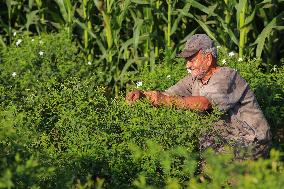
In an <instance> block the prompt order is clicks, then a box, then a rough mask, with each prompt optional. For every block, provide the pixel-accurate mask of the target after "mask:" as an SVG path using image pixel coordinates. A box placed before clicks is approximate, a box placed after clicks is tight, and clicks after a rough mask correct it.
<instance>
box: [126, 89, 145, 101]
mask: <svg viewBox="0 0 284 189" xmlns="http://www.w3.org/2000/svg"><path fill="white" fill-rule="evenodd" d="M144 97H145V94H144V93H143V91H140V90H135V91H131V92H129V93H128V94H127V95H126V102H128V103H130V104H132V103H134V102H135V101H137V100H139V99H141V98H144Z"/></svg>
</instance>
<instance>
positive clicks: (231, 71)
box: [219, 67, 237, 74]
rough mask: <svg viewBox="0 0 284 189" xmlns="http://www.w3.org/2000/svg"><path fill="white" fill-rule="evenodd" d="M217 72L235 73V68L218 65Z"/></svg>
mask: <svg viewBox="0 0 284 189" xmlns="http://www.w3.org/2000/svg"><path fill="white" fill-rule="evenodd" d="M219 72H220V73H223V74H236V73H237V70H236V69H233V68H230V67H220V71H219Z"/></svg>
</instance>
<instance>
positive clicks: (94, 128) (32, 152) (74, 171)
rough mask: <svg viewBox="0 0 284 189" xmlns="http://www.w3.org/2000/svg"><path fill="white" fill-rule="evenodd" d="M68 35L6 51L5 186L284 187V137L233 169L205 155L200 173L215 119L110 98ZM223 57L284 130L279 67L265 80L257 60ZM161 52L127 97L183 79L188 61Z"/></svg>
mask: <svg viewBox="0 0 284 189" xmlns="http://www.w3.org/2000/svg"><path fill="white" fill-rule="evenodd" d="M68 36H69V34H68V32H66V31H65V30H63V31H62V32H60V33H57V34H55V33H54V34H51V35H45V34H44V35H41V36H34V37H29V36H21V35H16V37H15V38H14V39H13V40H12V41H11V45H9V46H7V47H6V48H4V49H2V50H1V53H0V57H1V62H0V65H1V66H0V74H1V76H0V94H1V95H0V96H1V98H0V125H1V127H0V161H1V162H0V188H220V187H223V188H281V187H282V186H283V179H282V178H283V176H284V175H283V168H284V167H283V162H282V161H281V158H283V154H282V153H283V149H282V148H283V146H281V144H283V141H282V142H281V140H283V139H281V138H277V137H275V136H276V135H274V146H273V148H274V149H273V150H272V151H271V156H270V158H269V159H266V160H258V161H245V162H233V161H232V156H230V155H229V154H224V155H223V156H216V154H214V153H213V152H211V151H208V152H206V153H204V154H202V156H203V157H204V158H205V159H206V161H207V166H206V169H205V170H204V172H203V173H199V172H198V170H199V169H198V161H199V157H200V154H199V151H198V149H197V138H198V137H199V136H200V134H202V133H204V132H206V131H207V129H210V127H211V125H212V122H214V121H215V120H217V119H218V118H219V116H220V114H219V112H217V111H214V112H213V113H211V114H207V113H201V112H198V111H185V110H176V109H169V108H162V107H160V108H155V107H152V106H151V105H150V104H149V103H148V102H146V101H145V102H144V101H141V102H138V103H136V104H135V105H132V106H130V105H128V104H126V103H125V101H124V94H123V93H122V94H119V95H118V96H116V97H115V98H114V97H111V95H109V93H110V92H109V89H108V87H104V84H105V79H106V76H105V74H102V72H101V70H100V67H99V66H96V65H94V64H89V63H88V62H86V60H85V59H84V58H82V57H83V56H84V53H83V52H81V51H80V50H78V47H77V46H76V43H74V42H72V40H71V38H70V37H68ZM19 39H21V40H22V41H21V42H20V43H19ZM218 53H219V62H220V64H223V63H224V62H225V61H226V62H225V63H224V64H227V66H230V67H232V68H235V69H237V70H238V71H239V72H240V73H241V75H242V76H243V77H244V78H246V80H247V81H248V82H249V84H250V85H251V87H252V89H253V90H254V91H255V93H256V95H257V98H258V100H259V102H260V104H261V107H262V109H263V110H264V113H265V115H266V117H267V118H268V120H269V122H270V124H271V127H272V131H273V132H274V133H275V132H276V131H277V130H278V129H279V128H283V125H282V124H283V115H284V110H283V95H284V94H283V93H284V89H283V76H284V69H283V66H282V67H275V69H272V70H270V71H269V72H268V73H265V74H264V73H263V72H262V70H261V69H260V68H259V64H261V61H259V60H256V59H248V58H243V60H241V59H239V57H238V56H237V55H236V54H234V55H233V56H232V53H230V56H229V52H228V51H227V50H226V48H223V47H220V48H218ZM164 55H165V58H164V59H161V62H160V63H159V64H156V65H155V66H154V67H153V71H152V72H149V66H150V65H148V67H147V66H143V67H140V68H139V70H138V72H139V73H136V72H137V71H133V72H127V73H126V74H127V75H128V76H129V80H131V82H128V85H127V90H130V89H134V88H135V89H153V88H156V89H159V90H164V89H166V88H167V87H169V86H171V85H172V84H173V83H175V82H176V81H178V80H179V79H180V78H181V77H183V76H184V75H185V74H186V73H185V71H184V62H183V61H184V60H182V59H171V58H170V57H171V56H170V54H169V53H168V52H165V53H164ZM224 60H225V61H224ZM138 82H142V83H140V85H138V86H137V83H138ZM141 84H142V85H141ZM268 94H269V95H268ZM281 136H282V135H281ZM279 140H280V141H279ZM228 150H230V149H228Z"/></svg>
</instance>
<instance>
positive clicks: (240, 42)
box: [239, 1, 247, 57]
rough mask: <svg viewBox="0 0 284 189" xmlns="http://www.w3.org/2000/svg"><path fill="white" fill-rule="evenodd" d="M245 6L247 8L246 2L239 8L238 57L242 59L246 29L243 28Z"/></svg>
mask: <svg viewBox="0 0 284 189" xmlns="http://www.w3.org/2000/svg"><path fill="white" fill-rule="evenodd" d="M246 6H247V1H245V5H244V6H242V7H240V8H241V10H240V16H239V18H240V20H239V23H240V26H239V28H240V40H239V56H240V57H243V54H244V46H245V38H246V30H247V29H246V27H244V25H245V14H246Z"/></svg>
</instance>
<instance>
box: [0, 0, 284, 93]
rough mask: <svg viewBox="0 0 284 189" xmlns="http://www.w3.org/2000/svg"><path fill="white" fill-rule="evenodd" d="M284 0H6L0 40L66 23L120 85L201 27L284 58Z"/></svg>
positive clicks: (256, 53)
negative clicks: (129, 74)
mask: <svg viewBox="0 0 284 189" xmlns="http://www.w3.org/2000/svg"><path fill="white" fill-rule="evenodd" d="M283 10H284V0H273V1H272V0H263V1H256V0H250V1H249V0H239V1H236V0H230V1H229V0H213V1H204V0H203V1H197V0H196V1H195V0H165V1H162V0H104V1H103V0H1V1H0V46H1V47H2V48H5V47H6V46H7V45H9V44H10V43H12V41H13V37H14V36H15V35H17V34H18V33H20V34H27V35H41V33H43V32H44V33H49V32H56V31H59V30H62V29H63V28H64V29H66V28H67V30H66V31H67V32H68V34H69V35H68V36H70V37H71V38H72V39H74V41H75V42H76V43H77V44H78V45H79V46H80V49H81V51H83V52H84V53H85V55H86V60H87V61H91V62H92V63H93V64H95V65H97V66H101V67H103V71H104V73H106V76H107V81H109V82H112V84H113V86H115V87H114V90H115V91H116V92H117V91H118V90H119V88H120V87H122V86H124V85H125V83H126V82H127V80H128V78H127V72H128V71H129V70H132V71H133V70H134V71H135V70H139V68H140V67H144V68H145V67H146V68H149V70H150V71H151V70H153V69H154V66H155V64H156V62H157V61H158V60H159V59H160V58H161V57H163V56H161V54H163V53H165V54H166V55H167V57H168V58H169V60H170V59H171V58H173V57H175V55H176V53H177V52H179V51H180V50H181V49H182V48H183V45H184V43H185V41H186V40H187V39H188V38H189V37H190V36H192V35H193V34H195V33H206V34H208V35H209V36H210V37H211V38H212V39H214V40H215V41H216V43H217V44H218V45H222V46H226V47H227V48H228V49H230V50H231V51H235V52H237V53H238V55H239V57H244V56H247V57H250V58H251V57H256V58H262V60H263V65H264V68H266V70H269V69H270V68H271V67H273V66H277V65H279V66H280V65H281V64H283V62H284V57H283V55H284V48H283V47H284V38H283V37H281V36H282V35H283V34H284V26H283V22H284V11H283Z"/></svg>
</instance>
